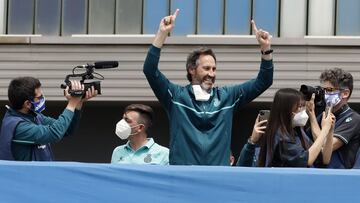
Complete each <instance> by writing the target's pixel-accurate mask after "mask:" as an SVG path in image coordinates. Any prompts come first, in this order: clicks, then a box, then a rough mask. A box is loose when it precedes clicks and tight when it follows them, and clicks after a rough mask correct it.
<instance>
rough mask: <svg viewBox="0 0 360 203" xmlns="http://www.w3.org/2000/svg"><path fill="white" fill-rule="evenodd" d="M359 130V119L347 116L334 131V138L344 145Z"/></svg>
mask: <svg viewBox="0 0 360 203" xmlns="http://www.w3.org/2000/svg"><path fill="white" fill-rule="evenodd" d="M358 129H359V119H358V118H357V117H353V116H351V115H350V116H348V117H347V118H345V120H344V121H343V122H342V123H341V124H340V125H339V126H338V127H337V128H335V130H334V137H337V138H339V139H340V140H341V141H343V142H344V144H348V143H349V141H350V140H351V139H352V138H353V137H354V136H355V135H356V133H357V132H358Z"/></svg>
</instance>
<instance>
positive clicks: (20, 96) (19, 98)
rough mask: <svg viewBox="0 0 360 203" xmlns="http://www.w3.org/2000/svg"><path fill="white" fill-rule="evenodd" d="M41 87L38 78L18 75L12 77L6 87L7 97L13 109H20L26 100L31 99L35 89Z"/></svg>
mask: <svg viewBox="0 0 360 203" xmlns="http://www.w3.org/2000/svg"><path fill="white" fill-rule="evenodd" d="M39 87H41V83H40V81H39V80H38V79H36V78H33V77H18V78H15V79H13V80H12V81H11V82H10V84H9V88H8V98H9V102H10V105H11V107H12V108H13V109H16V110H18V109H21V108H22V106H23V104H24V102H25V101H26V100H33V99H34V97H35V89H37V88H39Z"/></svg>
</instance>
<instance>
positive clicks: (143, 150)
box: [111, 138, 169, 165]
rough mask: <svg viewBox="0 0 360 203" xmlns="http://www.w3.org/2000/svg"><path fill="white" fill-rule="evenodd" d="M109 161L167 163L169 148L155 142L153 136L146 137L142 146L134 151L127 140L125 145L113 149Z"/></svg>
mask: <svg viewBox="0 0 360 203" xmlns="http://www.w3.org/2000/svg"><path fill="white" fill-rule="evenodd" d="M111 163H117V164H158V165H168V164H169V149H168V148H166V147H163V146H161V145H159V144H156V143H155V142H154V139H153V138H148V141H147V143H146V144H145V145H144V146H142V147H140V148H139V149H138V150H136V151H134V150H133V149H132V148H131V146H130V142H129V141H128V142H127V143H126V144H125V145H121V146H118V147H116V148H115V149H114V151H113V154H112V157H111Z"/></svg>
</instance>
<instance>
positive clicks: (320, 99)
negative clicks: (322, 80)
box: [300, 85, 326, 107]
mask: <svg viewBox="0 0 360 203" xmlns="http://www.w3.org/2000/svg"><path fill="white" fill-rule="evenodd" d="M300 92H301V93H303V95H304V99H305V100H306V101H310V99H311V96H312V94H315V99H314V103H315V105H316V106H318V107H325V104H326V103H325V91H324V89H323V88H322V87H320V86H315V87H312V86H308V85H301V87H300Z"/></svg>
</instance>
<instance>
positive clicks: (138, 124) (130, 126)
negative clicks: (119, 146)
mask: <svg viewBox="0 0 360 203" xmlns="http://www.w3.org/2000/svg"><path fill="white" fill-rule="evenodd" d="M141 125H142V126H144V127H145V125H144V124H142V123H139V124H137V125H135V126H130V128H131V129H133V128H136V127H138V126H141ZM139 133H140V132H137V133H130V135H136V134H139Z"/></svg>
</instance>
